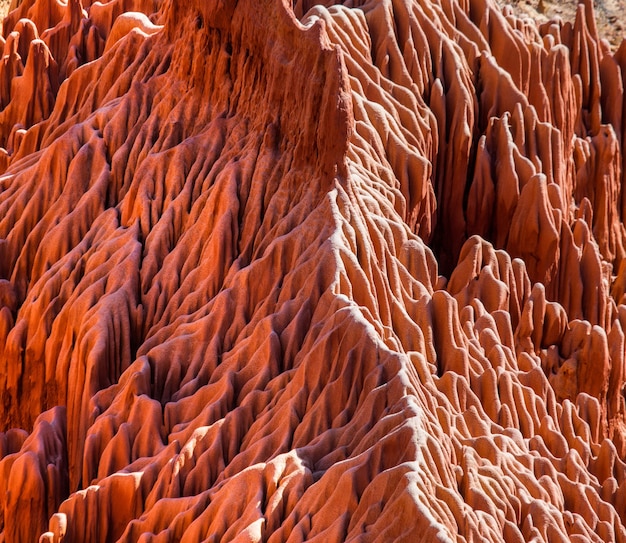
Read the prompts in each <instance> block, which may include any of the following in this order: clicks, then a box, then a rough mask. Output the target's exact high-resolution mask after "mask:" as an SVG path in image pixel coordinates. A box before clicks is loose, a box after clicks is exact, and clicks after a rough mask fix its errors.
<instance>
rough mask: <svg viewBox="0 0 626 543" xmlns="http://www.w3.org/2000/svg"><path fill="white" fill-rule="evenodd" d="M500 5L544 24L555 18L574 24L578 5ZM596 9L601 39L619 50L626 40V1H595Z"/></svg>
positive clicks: (505, 0)
mask: <svg viewBox="0 0 626 543" xmlns="http://www.w3.org/2000/svg"><path fill="white" fill-rule="evenodd" d="M498 3H499V4H500V5H504V4H509V5H511V6H512V7H513V9H514V10H515V11H516V12H517V13H518V14H520V15H522V14H526V15H529V16H530V17H532V18H533V19H536V20H537V21H539V22H542V23H543V22H546V21H548V20H549V19H553V18H555V17H560V18H561V19H563V21H571V22H574V18H575V16H576V6H577V5H578V2H577V1H576V0H566V1H563V2H559V1H552V0H498ZM594 9H595V14H596V23H597V25H598V33H599V34H600V37H602V38H605V39H607V40H608V41H609V43H610V44H611V47H612V49H613V50H615V49H617V47H619V45H620V43H621V42H622V40H623V39H624V38H626V19H625V17H626V0H595V2H594Z"/></svg>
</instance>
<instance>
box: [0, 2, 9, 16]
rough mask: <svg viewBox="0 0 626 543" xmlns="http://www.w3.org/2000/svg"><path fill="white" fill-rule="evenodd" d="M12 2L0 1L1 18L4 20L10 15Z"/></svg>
mask: <svg viewBox="0 0 626 543" xmlns="http://www.w3.org/2000/svg"><path fill="white" fill-rule="evenodd" d="M10 5H11V0H0V18H4V17H5V16H6V14H7V13H9V6H10Z"/></svg>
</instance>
